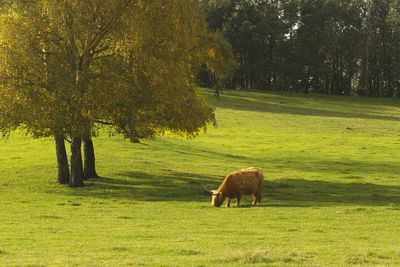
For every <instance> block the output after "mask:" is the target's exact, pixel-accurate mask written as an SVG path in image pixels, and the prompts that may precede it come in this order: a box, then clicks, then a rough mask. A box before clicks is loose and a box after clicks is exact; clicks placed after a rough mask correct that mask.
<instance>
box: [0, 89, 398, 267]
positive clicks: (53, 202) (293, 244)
mask: <svg viewBox="0 0 400 267" xmlns="http://www.w3.org/2000/svg"><path fill="white" fill-rule="evenodd" d="M200 94H201V95H202V96H203V97H204V98H206V99H207V101H209V102H210V104H212V105H214V106H215V107H216V115H217V120H218V127H217V128H210V129H209V130H208V131H207V133H205V134H201V135H200V136H199V137H197V138H195V139H190V140H186V139H182V138H179V137H176V136H164V137H159V138H155V139H153V140H145V141H143V143H142V144H131V143H129V142H128V141H124V140H123V138H122V137H121V136H114V137H112V138H109V137H108V135H107V134H103V135H102V136H100V137H99V138H97V139H95V141H94V142H95V149H96V155H97V166H98V173H99V174H100V175H101V176H102V178H99V179H96V180H92V181H89V182H87V187H85V188H82V189H71V188H68V187H65V186H60V185H58V184H56V183H55V176H56V166H55V151H54V145H53V142H52V141H51V140H35V139H31V138H30V137H26V136H23V135H21V134H18V133H15V134H13V135H12V136H11V138H10V140H8V141H1V142H0V171H1V172H0V209H1V212H0V233H1V234H0V266H113V265H118V266H138V265H144V266H160V265H163V266H171V265H172V266H218V265H221V266H244V265H251V266H257V265H259V266H265V265H272V266H274V265H275V266H283V265H288V266H290V265H292V266H301V265H305V266H310V265H314V266H315V265H320V266H328V265H332V266H340V265H353V264H354V265H387V264H389V265H398V264H400V245H399V244H400V243H399V242H398V241H399V240H398V236H400V220H399V219H400V182H399V177H398V176H399V173H400V164H399V163H398V162H399V158H400V149H399V148H400V123H399V122H400V102H399V101H398V100H395V99H372V98H350V97H328V96H299V95H292V94H271V93H259V92H240V91H226V92H225V93H224V94H223V95H222V98H221V100H220V101H218V100H216V99H215V98H214V97H213V93H212V91H209V90H200ZM248 166H258V167H261V168H262V169H263V170H264V173H265V175H266V183H265V188H264V197H263V201H262V204H261V205H260V206H259V207H256V208H252V207H250V206H249V204H250V199H249V198H245V199H244V202H243V204H244V207H243V208H239V209H238V208H236V207H234V208H230V209H226V208H212V207H210V205H209V201H210V197H209V196H207V195H205V194H204V193H203V191H202V190H203V188H210V189H212V188H215V187H216V186H217V185H218V184H219V183H220V181H221V180H222V179H223V176H224V175H226V174H227V173H229V172H231V171H235V170H237V169H240V168H243V167H248Z"/></svg>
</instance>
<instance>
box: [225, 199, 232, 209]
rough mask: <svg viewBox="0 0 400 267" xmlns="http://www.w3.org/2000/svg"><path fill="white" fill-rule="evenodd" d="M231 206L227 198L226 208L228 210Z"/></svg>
mask: <svg viewBox="0 0 400 267" xmlns="http://www.w3.org/2000/svg"><path fill="white" fill-rule="evenodd" d="M230 206H231V200H230V199H229V198H228V199H227V200H226V207H227V208H229V207H230Z"/></svg>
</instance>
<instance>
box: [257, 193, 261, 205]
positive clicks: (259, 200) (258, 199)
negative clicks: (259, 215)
mask: <svg viewBox="0 0 400 267" xmlns="http://www.w3.org/2000/svg"><path fill="white" fill-rule="evenodd" d="M260 202H261V192H259V193H258V194H257V203H260Z"/></svg>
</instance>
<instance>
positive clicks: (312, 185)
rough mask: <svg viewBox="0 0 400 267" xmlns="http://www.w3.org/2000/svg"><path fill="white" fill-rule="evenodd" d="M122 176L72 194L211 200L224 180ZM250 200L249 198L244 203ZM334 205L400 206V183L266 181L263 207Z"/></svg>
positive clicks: (191, 175)
mask: <svg viewBox="0 0 400 267" xmlns="http://www.w3.org/2000/svg"><path fill="white" fill-rule="evenodd" d="M118 177H119V178H99V179H95V180H92V181H91V182H89V183H88V186H87V187H86V188H85V189H84V190H71V191H69V194H71V195H75V196H82V197H95V198H104V199H122V200H139V201H190V202H203V201H204V202H208V201H209V199H210V196H209V195H208V194H207V192H205V191H204V189H205V188H207V189H213V188H217V187H218V184H219V182H220V181H217V180H216V179H213V178H212V177H208V176H204V175H200V174H194V173H178V172H171V173H169V174H167V175H162V176H154V175H150V174H147V173H144V172H127V173H120V174H119V175H118ZM249 201H250V199H249V197H246V199H245V202H244V203H245V204H246V203H248V202H249ZM333 205H367V206H385V205H396V206H398V205H399V206H400V186H389V185H378V184H372V183H339V182H327V181H319V180H302V179H280V180H274V181H266V182H265V184H264V191H263V201H262V203H261V205H260V207H271V206H274V207H309V206H333ZM245 206H246V205H245Z"/></svg>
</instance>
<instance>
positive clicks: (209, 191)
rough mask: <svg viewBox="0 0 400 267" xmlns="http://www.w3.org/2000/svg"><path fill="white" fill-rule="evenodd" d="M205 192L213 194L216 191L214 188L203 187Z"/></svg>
mask: <svg viewBox="0 0 400 267" xmlns="http://www.w3.org/2000/svg"><path fill="white" fill-rule="evenodd" d="M203 191H204V192H207V193H208V194H210V195H212V194H213V193H214V190H208V189H206V188H203Z"/></svg>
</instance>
